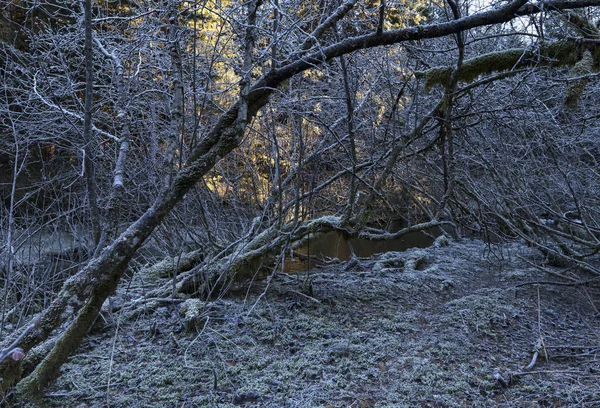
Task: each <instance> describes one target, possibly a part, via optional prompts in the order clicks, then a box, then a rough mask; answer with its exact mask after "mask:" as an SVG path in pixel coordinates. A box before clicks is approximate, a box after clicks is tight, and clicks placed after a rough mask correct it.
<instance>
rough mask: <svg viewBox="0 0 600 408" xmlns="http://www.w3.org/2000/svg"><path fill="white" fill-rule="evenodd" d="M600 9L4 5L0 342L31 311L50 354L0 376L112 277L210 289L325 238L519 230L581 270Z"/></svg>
mask: <svg viewBox="0 0 600 408" xmlns="http://www.w3.org/2000/svg"><path fill="white" fill-rule="evenodd" d="M599 5H600V3H599V2H598V1H597V0H577V1H575V0H574V1H559V0H553V1H552V0H551V1H543V2H538V3H531V2H528V1H526V0H513V1H510V2H499V3H497V4H489V5H487V6H485V7H484V8H481V6H480V5H479V6H478V5H477V4H475V3H471V2H470V1H468V0H467V1H465V2H460V3H457V2H455V1H454V0H446V1H445V2H443V1H440V2H430V1H419V2H414V1H410V2H409V1H407V2H389V1H388V2H386V1H366V2H361V1H356V0H348V1H345V2H340V1H321V2H306V1H284V0H272V1H269V2H265V1H260V0H251V1H247V2H244V3H241V2H235V1H224V2H214V3H213V2H210V1H200V2H183V1H178V0H164V1H157V2H138V1H126V0H119V1H112V2H99V3H92V2H91V1H89V0H85V1H83V2H81V3H74V6H71V5H66V4H64V3H63V2H60V1H55V0H47V1H41V2H40V1H36V2H29V1H28V0H12V1H9V2H5V3H3V5H2V6H1V7H2V10H1V11H2V13H1V15H2V16H1V17H0V40H1V41H0V61H1V65H0V78H1V79H0V81H1V83H2V87H1V89H2V90H3V92H2V95H1V101H2V103H1V104H0V120H1V122H0V135H1V137H0V167H1V169H2V171H1V172H0V173H1V174H0V182H1V184H0V191H1V194H2V197H3V199H4V200H3V203H2V205H0V214H1V215H0V219H1V224H0V232H1V239H2V241H1V244H2V247H1V248H2V249H1V251H2V252H1V257H2V269H1V274H0V278H1V279H2V280H1V281H0V282H2V286H1V288H0V290H1V292H0V295H1V296H2V302H1V304H2V310H1V319H2V321H1V327H0V336H1V337H3V338H5V343H6V344H5V346H6V345H8V344H11V341H12V340H14V338H15V336H16V334H17V333H16V332H15V334H14V335H9V334H10V333H11V332H13V331H14V330H16V329H17V328H18V327H21V326H23V325H24V324H26V323H27V322H28V321H29V320H30V319H31V318H32V317H33V316H34V315H39V317H38V320H36V326H35V327H34V328H31V327H29V329H28V332H27V335H26V336H24V337H23V338H22V339H21V342H20V344H19V345H20V346H21V347H22V349H23V350H24V351H28V350H31V349H32V348H34V347H37V349H36V350H42V352H41V356H42V357H45V358H44V360H43V361H42V360H41V359H40V358H39V356H40V353H37V354H36V355H37V356H38V357H37V358H36V359H34V358H33V357H31V358H29V360H28V359H27V358H26V359H25V363H24V365H23V367H25V370H24V372H23V375H22V376H21V374H20V373H19V370H20V364H21V362H16V361H6V362H5V363H3V365H2V366H1V369H0V377H2V378H3V382H2V387H3V388H4V389H5V391H6V390H8V389H9V387H12V386H13V385H16V386H17V389H18V391H19V392H20V395H22V396H25V397H27V398H29V397H30V396H31V395H32V394H36V393H38V392H39V390H40V389H41V388H43V387H44V386H45V385H46V384H47V383H48V382H50V381H52V380H53V379H54V378H55V376H56V375H57V373H58V369H59V367H60V365H61V364H62V363H63V362H64V361H65V359H66V358H67V357H68V354H69V353H70V352H71V351H72V350H74V349H76V347H77V345H78V344H79V343H80V342H81V339H82V338H83V337H84V336H85V333H86V332H87V330H88V328H89V327H90V325H91V324H92V323H93V321H94V319H95V318H96V316H97V314H98V311H99V310H100V308H101V306H102V304H103V302H104V301H105V300H106V298H107V297H108V296H109V295H110V294H111V293H113V292H114V290H115V288H116V287H117V285H118V284H119V281H120V280H121V278H122V277H123V275H124V273H125V272H126V271H131V273H147V272H148V271H150V270H151V271H153V272H156V271H159V273H161V274H163V276H165V277H170V278H171V279H172V281H170V282H169V283H168V284H165V283H164V282H162V283H159V284H157V285H156V287H155V288H154V290H153V291H151V294H150V295H149V296H154V297H167V296H177V294H178V293H180V292H188V293H189V292H193V293H196V294H197V296H204V297H211V296H212V297H214V296H218V295H219V294H220V293H223V291H225V290H227V287H228V285H229V284H230V283H231V282H232V281H233V280H236V279H238V280H239V279H243V278H246V277H251V276H253V275H254V274H255V273H256V271H257V269H258V268H259V267H263V268H267V269H268V270H269V271H277V270H278V269H279V268H282V265H283V264H284V260H285V258H286V257H289V256H291V255H290V249H293V248H297V247H298V246H300V245H301V244H302V243H303V242H305V241H306V240H307V239H308V238H309V237H313V236H315V235H317V234H320V233H324V232H328V231H341V232H343V234H345V235H346V236H348V237H363V238H368V239H372V240H385V239H396V238H398V237H400V236H402V235H403V234H405V233H407V232H410V231H415V230H425V231H429V232H432V231H433V230H434V229H435V230H436V231H437V232H438V233H439V232H440V231H442V230H440V229H439V227H441V226H443V227H444V228H443V231H444V233H448V234H451V235H455V236H463V235H467V236H477V237H482V238H485V239H491V240H496V241H497V240H501V239H514V238H519V239H524V240H525V241H527V242H528V243H529V244H530V245H534V246H535V247H537V248H539V249H540V250H541V251H542V252H543V253H544V254H545V255H546V256H547V257H548V261H549V262H551V263H554V264H560V265H563V266H570V267H571V268H570V269H568V271H567V272H565V274H564V275H562V276H561V278H563V279H566V280H568V281H570V282H573V283H582V284H583V283H590V282H592V281H594V280H595V279H597V278H598V276H599V275H600V269H599V266H598V265H597V262H596V261H597V252H598V249H600V225H599V220H600V218H599V217H598V212H599V211H600V202H599V201H598V191H600V177H599V176H598V169H599V167H598V162H597V161H598V160H600V142H599V140H600V139H599V137H598V136H599V135H600V126H599V123H600V122H599V118H600V107H599V106H598V103H597V101H598V100H599V99H600V88H599V87H598V81H597V78H598V76H597V75H598V74H597V73H598V68H599V64H600V47H599V46H600V30H599V29H598V28H597V26H598V23H599V21H600V20H599V17H600V16H599V15H598V9H597V8H596V7H597V6H599ZM478 7H480V8H478ZM392 225H394V226H397V225H401V228H400V230H398V229H397V228H395V229H392V227H391V226H392ZM436 228H437V229H436ZM163 259H165V260H164V261H162V262H159V261H160V260H163ZM11 336H13V337H11ZM32 354H33V353H32ZM21 378H23V379H22V380H21Z"/></svg>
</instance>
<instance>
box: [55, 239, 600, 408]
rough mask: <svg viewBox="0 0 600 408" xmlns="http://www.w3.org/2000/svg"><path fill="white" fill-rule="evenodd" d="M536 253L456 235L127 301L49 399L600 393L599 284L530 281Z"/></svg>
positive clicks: (464, 401) (578, 399) (530, 397)
mask: <svg viewBox="0 0 600 408" xmlns="http://www.w3.org/2000/svg"><path fill="white" fill-rule="evenodd" d="M536 265H541V266H543V267H545V268H550V267H549V266H547V265H544V260H543V258H541V257H540V256H539V255H538V253H537V252H535V251H534V250H532V249H530V248H527V247H525V246H523V245H521V244H508V245H503V246H501V247H494V246H487V245H486V244H484V243H482V242H480V241H476V240H463V241H461V242H454V241H453V242H450V244H449V245H448V246H443V245H435V246H432V247H430V248H427V249H410V250H408V251H405V252H389V253H385V254H380V255H376V256H374V257H372V258H369V259H358V260H357V259H354V260H353V261H350V262H348V263H335V262H333V263H330V264H328V265H326V266H321V267H318V268H314V269H313V270H311V271H310V276H309V277H308V279H307V276H306V273H300V274H297V275H289V274H275V275H273V276H272V277H270V278H269V277H266V278H264V279H261V280H260V281H258V282H255V283H254V284H253V285H252V287H251V289H250V290H249V291H247V292H244V291H237V292H236V293H235V294H232V295H229V296H228V297H224V298H222V299H220V300H218V301H214V302H201V301H199V300H197V299H181V300H178V301H177V302H172V303H167V302H152V303H147V304H146V305H145V306H147V307H145V309H144V310H145V312H144V313H142V314H133V315H132V314H131V313H128V312H127V311H128V310H131V308H130V307H129V308H128V307H123V308H121V309H120V311H119V312H117V313H114V315H106V314H105V315H104V317H103V320H102V321H101V322H98V324H97V327H96V328H95V330H94V331H93V332H92V333H91V335H90V336H89V337H88V339H87V341H86V342H85V344H84V345H83V346H82V348H81V349H80V350H79V351H78V352H77V353H75V354H74V355H73V356H72V358H71V360H70V362H69V363H68V364H66V365H65V366H64V367H63V372H62V375H61V377H60V378H59V380H58V382H57V383H56V384H55V386H54V387H53V388H52V389H50V390H49V392H48V395H47V399H46V401H47V402H48V404H49V406H53V407H79V408H83V407H108V406H110V407H360V408H369V407H562V406H569V407H571V406H572V407H598V406H600V386H599V385H598V384H600V325H599V323H600V314H599V313H598V304H599V299H600V294H599V291H598V290H595V289H592V288H581V287H579V288H577V287H570V286H560V285H551V284H547V283H546V284H543V285H537V284H535V282H536V281H539V280H542V281H552V280H553V279H552V276H550V275H548V274H547V273H546V272H543V271H541V270H540V269H539V268H536ZM551 269H552V268H551ZM552 270H554V271H558V269H552ZM124 286H125V285H124ZM143 287H144V285H143V279H142V277H135V276H134V278H133V280H132V281H131V282H130V285H129V287H128V288H124V289H123V290H122V293H119V294H118V295H117V296H116V298H115V299H114V302H115V303H119V302H120V303H122V304H124V305H131V304H133V303H132V302H133V301H134V300H135V299H138V300H139V299H140V298H141V296H142V295H143ZM267 287H268V288H267ZM136 304H137V305H139V304H140V302H138V303H136ZM141 304H143V302H141ZM536 350H538V353H537V355H538V356H537V359H536V360H535V364H533V366H532V367H529V368H526V366H527V365H529V364H530V363H532V359H533V357H534V353H535V351H536Z"/></svg>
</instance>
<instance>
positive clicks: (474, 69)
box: [415, 41, 577, 90]
mask: <svg viewBox="0 0 600 408" xmlns="http://www.w3.org/2000/svg"><path fill="white" fill-rule="evenodd" d="M576 62H577V45H576V43H575V42H573V41H555V42H552V43H544V44H542V45H541V46H540V47H539V48H513V49H509V50H504V51H496V52H491V53H488V54H484V55H481V56H478V57H475V58H472V59H469V60H466V61H464V62H463V64H462V65H461V67H460V69H459V70H458V73H457V76H458V80H459V81H460V82H472V81H474V80H475V79H477V78H478V77H480V76H483V75H489V74H492V73H494V72H503V71H511V70H515V69H519V68H526V67H537V66H553V67H561V66H565V65H573V64H575V63H576ZM453 69H454V68H453V67H447V66H446V67H436V68H431V69H429V70H427V71H424V72H416V73H415V75H417V76H421V77H424V78H425V89H426V90H430V89H431V88H432V87H433V86H435V85H442V86H447V85H448V81H449V80H450V74H451V73H452V70H453Z"/></svg>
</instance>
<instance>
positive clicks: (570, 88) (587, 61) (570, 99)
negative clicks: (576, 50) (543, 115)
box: [565, 51, 594, 109]
mask: <svg viewBox="0 0 600 408" xmlns="http://www.w3.org/2000/svg"><path fill="white" fill-rule="evenodd" d="M592 72H594V58H593V56H592V53H591V52H590V51H586V52H585V53H584V54H583V57H582V58H581V59H580V60H579V61H578V62H577V63H576V64H575V65H573V68H571V70H570V71H569V77H570V78H578V77H582V76H586V75H589V74H591V73H592ZM588 82H589V79H588V78H580V79H576V80H574V81H572V82H569V84H568V85H567V89H566V91H565V107H567V108H571V109H573V108H576V107H577V103H578V102H579V98H580V97H581V94H582V93H583V90H584V89H585V86H586V85H587V83H588Z"/></svg>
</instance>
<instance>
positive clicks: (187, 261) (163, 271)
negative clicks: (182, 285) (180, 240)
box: [140, 249, 205, 281]
mask: <svg viewBox="0 0 600 408" xmlns="http://www.w3.org/2000/svg"><path fill="white" fill-rule="evenodd" d="M204 257H205V251H204V249H196V250H194V251H191V252H187V253H185V254H182V255H181V256H176V257H172V258H166V259H163V260H162V261H160V262H157V263H155V264H154V265H151V266H149V267H147V268H144V269H142V270H141V271H140V273H141V274H142V275H143V276H144V277H145V278H148V279H150V280H151V281H154V280H157V279H164V278H170V277H172V276H173V272H175V271H176V270H177V273H178V274H179V273H181V272H186V271H189V270H190V269H192V268H193V267H195V266H197V265H199V264H200V263H201V262H202V261H203V260H204Z"/></svg>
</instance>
